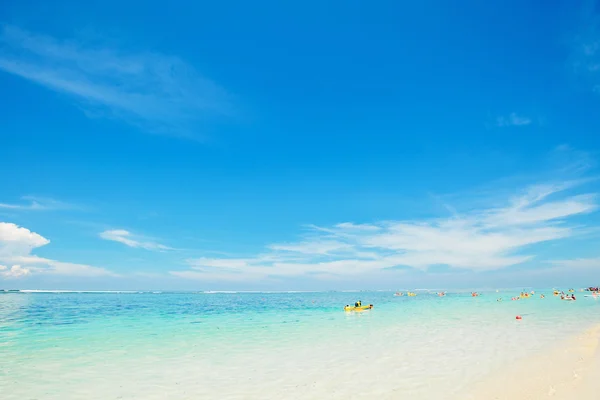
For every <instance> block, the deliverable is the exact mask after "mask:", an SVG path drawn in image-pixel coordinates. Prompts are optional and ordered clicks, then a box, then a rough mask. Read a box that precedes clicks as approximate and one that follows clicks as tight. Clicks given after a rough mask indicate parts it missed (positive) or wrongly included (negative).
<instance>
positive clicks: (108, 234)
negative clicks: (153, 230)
mask: <svg viewBox="0 0 600 400" xmlns="http://www.w3.org/2000/svg"><path fill="white" fill-rule="evenodd" d="M100 237H101V238H102V239H105V240H111V241H113V242H119V243H122V244H124V245H126V246H129V247H133V248H140V249H146V250H158V251H164V250H173V249H172V248H171V247H168V246H165V245H162V244H160V243H156V242H153V241H149V240H146V239H144V238H142V237H140V236H137V235H134V234H132V233H131V232H129V231H126V230H124V229H112V230H107V231H104V232H101V233H100Z"/></svg>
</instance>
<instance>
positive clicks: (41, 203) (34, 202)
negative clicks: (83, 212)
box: [0, 196, 79, 211]
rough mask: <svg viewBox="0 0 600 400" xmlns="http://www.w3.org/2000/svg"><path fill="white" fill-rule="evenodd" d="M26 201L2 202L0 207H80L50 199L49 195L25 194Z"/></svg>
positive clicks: (42, 208) (44, 209)
mask: <svg viewBox="0 0 600 400" xmlns="http://www.w3.org/2000/svg"><path fill="white" fill-rule="evenodd" d="M21 199H22V200H24V202H21V203H0V208H5V209H10V210H33V211H49V210H71V209H76V208H79V207H78V206H76V205H74V204H69V203H65V202H62V201H59V200H55V199H50V198H47V197H35V196H23V197H22V198H21Z"/></svg>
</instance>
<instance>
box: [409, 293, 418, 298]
mask: <svg viewBox="0 0 600 400" xmlns="http://www.w3.org/2000/svg"><path fill="white" fill-rule="evenodd" d="M416 295H417V294H416V293H413V292H408V294H407V296H411V297H414V296H416Z"/></svg>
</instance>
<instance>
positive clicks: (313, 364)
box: [0, 291, 600, 399]
mask: <svg viewBox="0 0 600 400" xmlns="http://www.w3.org/2000/svg"><path fill="white" fill-rule="evenodd" d="M544 293H545V294H546V298H545V299H540V298H539V296H538V294H536V295H535V297H533V298H530V299H523V300H519V301H510V297H511V296H512V295H514V294H515V293H514V292H504V293H496V292H489V293H484V294H483V295H482V296H480V297H476V298H473V297H471V296H470V293H449V294H448V295H447V296H446V297H437V296H435V295H434V294H427V293H425V292H422V293H419V295H418V296H417V297H406V296H405V297H394V296H393V293H391V292H360V293H343V292H326V293H166V292H165V293H152V292H149V293H4V294H0V354H1V356H0V397H1V398H2V399H165V398H169V399H281V398H287V399H325V398H327V399H348V398H353V399H360V398H364V399H375V398H377V399H387V398H389V399H394V398H400V397H404V396H411V397H412V398H413V399H430V398H434V396H437V398H443V399H446V398H450V397H451V396H452V395H455V394H457V393H461V391H463V390H465V389H466V388H468V387H469V385H470V384H472V383H473V382H474V381H476V380H477V379H479V378H481V377H483V376H484V375H487V374H489V373H491V372H493V371H494V370H495V369H497V368H499V367H502V366H505V365H508V364H510V363H513V362H518V361H519V360H520V359H522V358H523V357H528V356H531V355H533V354H535V353H536V352H538V351H542V350H544V349H545V348H547V347H549V346H551V345H553V344H555V343H558V342H560V340H561V339H564V338H567V337H569V336H571V335H575V334H577V333H579V332H581V331H583V330H584V329H585V328H587V327H589V326H591V325H593V324H595V323H599V322H600V312H599V311H600V299H599V300H598V301H596V300H595V299H593V298H591V297H584V296H583V295H584V293H576V294H577V295H578V300H577V301H576V302H566V301H560V300H559V299H558V298H556V297H553V296H552V294H551V291H544ZM498 297H503V299H504V301H503V302H497V301H496V299H497V298H498ZM358 299H360V300H362V302H363V304H369V303H372V304H374V305H375V308H374V309H373V310H371V311H367V312H363V313H346V312H344V311H342V307H343V306H344V305H345V304H352V303H353V302H354V301H356V300H358ZM517 314H518V315H522V316H523V320H522V321H517V320H515V316H516V315H517Z"/></svg>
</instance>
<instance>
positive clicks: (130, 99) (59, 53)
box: [0, 26, 230, 135]
mask: <svg viewBox="0 0 600 400" xmlns="http://www.w3.org/2000/svg"><path fill="white" fill-rule="evenodd" d="M2 45H4V46H2ZM0 70H3V71H5V72H7V73H10V74H14V75H17V76H20V77H22V78H24V79H27V80H29V81H32V82H35V83H37V84H40V85H42V86H45V87H47V88H49V89H52V90H55V91H57V92H61V93H65V94H68V95H71V96H73V97H74V98H76V99H78V100H80V101H81V105H83V106H84V107H85V108H86V109H87V110H90V111H92V113H95V114H98V113H104V114H109V116H113V117H118V118H121V119H123V120H125V121H127V122H129V123H131V124H134V125H141V126H143V127H144V128H147V129H149V130H151V131H154V132H158V133H170V134H177V135H190V134H191V129H193V128H194V126H196V127H197V126H198V122H199V120H200V119H202V118H205V117H207V116H212V115H216V114H223V113H228V112H229V108H230V106H229V104H228V101H227V95H226V93H225V92H224V90H223V89H221V88H220V87H218V86H217V85H216V84H214V83H213V82H211V81H209V80H208V79H205V78H203V77H201V76H199V75H198V74H197V73H196V72H195V71H194V70H193V68H192V67H190V66H189V65H187V64H186V63H184V62H183V61H182V60H180V59H178V58H177V57H171V56H166V55H162V54H157V53H148V52H146V53H138V54H135V53H131V52H125V51H119V50H118V49H113V48H109V47H103V46H97V45H95V44H92V43H86V42H83V41H75V40H59V39H55V38H52V37H49V36H44V35H38V34H35V33H31V32H27V31H25V30H22V29H19V28H16V27H12V26H4V27H0Z"/></svg>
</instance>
